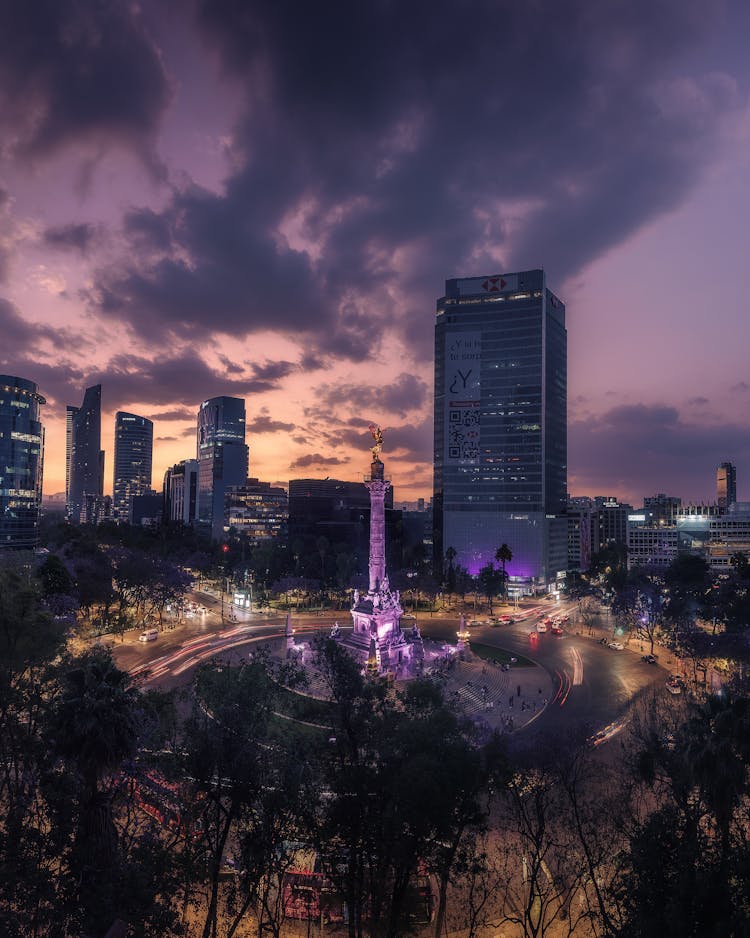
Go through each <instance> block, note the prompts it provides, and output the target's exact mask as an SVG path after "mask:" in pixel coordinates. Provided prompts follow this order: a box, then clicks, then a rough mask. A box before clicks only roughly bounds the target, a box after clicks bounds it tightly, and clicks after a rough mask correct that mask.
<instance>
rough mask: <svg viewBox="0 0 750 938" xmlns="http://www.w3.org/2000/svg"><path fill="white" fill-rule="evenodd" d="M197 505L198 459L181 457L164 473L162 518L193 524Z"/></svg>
mask: <svg viewBox="0 0 750 938" xmlns="http://www.w3.org/2000/svg"><path fill="white" fill-rule="evenodd" d="M197 505H198V460H197V459H183V460H182V462H178V463H175V465H174V466H172V467H171V468H169V469H167V471H166V472H165V473H164V520H165V521H179V522H182V523H183V524H193V522H194V521H195V519H196V517H197Z"/></svg>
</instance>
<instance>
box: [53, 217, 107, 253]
mask: <svg viewBox="0 0 750 938" xmlns="http://www.w3.org/2000/svg"><path fill="white" fill-rule="evenodd" d="M95 236H96V227H95V226H94V225H88V224H85V223H80V224H70V225H59V226H57V227H54V228H47V230H46V231H45V232H44V243H45V244H48V245H49V246H50V247H53V248H60V249H62V250H74V251H80V252H81V253H82V254H85V253H86V252H87V251H88V249H89V247H90V245H91V244H92V242H93V240H94V238H95Z"/></svg>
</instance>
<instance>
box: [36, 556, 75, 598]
mask: <svg viewBox="0 0 750 938" xmlns="http://www.w3.org/2000/svg"><path fill="white" fill-rule="evenodd" d="M36 575H37V576H38V577H39V581H40V583H41V584H42V591H43V593H44V596H45V598H49V597H50V596H56V595H60V594H65V595H69V594H70V593H72V592H73V578H72V576H71V575H70V573H69V571H68V568H67V567H66V566H65V564H64V563H63V562H62V560H61V559H60V558H59V557H58V556H57V554H49V555H48V556H47V557H46V558H45V560H44V563H43V564H42V565H41V566H40V567H39V569H38V570H37V574H36Z"/></svg>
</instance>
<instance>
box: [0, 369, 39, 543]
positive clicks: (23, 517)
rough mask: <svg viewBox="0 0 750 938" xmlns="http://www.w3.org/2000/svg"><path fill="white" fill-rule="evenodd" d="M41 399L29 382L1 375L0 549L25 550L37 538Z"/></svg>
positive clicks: (35, 387) (34, 385)
mask: <svg viewBox="0 0 750 938" xmlns="http://www.w3.org/2000/svg"><path fill="white" fill-rule="evenodd" d="M46 403H47V402H46V400H45V399H44V398H43V397H42V395H41V394H39V392H38V391H37V386H36V384H35V383H34V382H33V381H27V380H26V379H25V378H17V377H14V376H11V375H0V549H6V550H7V549H11V550H24V549H26V550H30V549H33V548H34V547H36V546H37V543H38V539H39V509H40V507H41V503H42V471H43V465H44V428H43V427H42V424H41V421H40V420H39V405H40V404H46Z"/></svg>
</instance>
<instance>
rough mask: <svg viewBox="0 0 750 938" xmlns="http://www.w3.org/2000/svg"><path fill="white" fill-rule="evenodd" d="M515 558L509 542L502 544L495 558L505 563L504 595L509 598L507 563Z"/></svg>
mask: <svg viewBox="0 0 750 938" xmlns="http://www.w3.org/2000/svg"><path fill="white" fill-rule="evenodd" d="M512 559H513V551H512V550H511V549H510V547H508V545H507V544H501V545H500V547H498V549H497V551H496V552H495V560H497V562H498V563H501V564H502V565H503V595H504V596H505V598H506V599H507V598H508V577H507V573H506V572H505V565H506V564H508V563H510V562H511V560H512Z"/></svg>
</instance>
